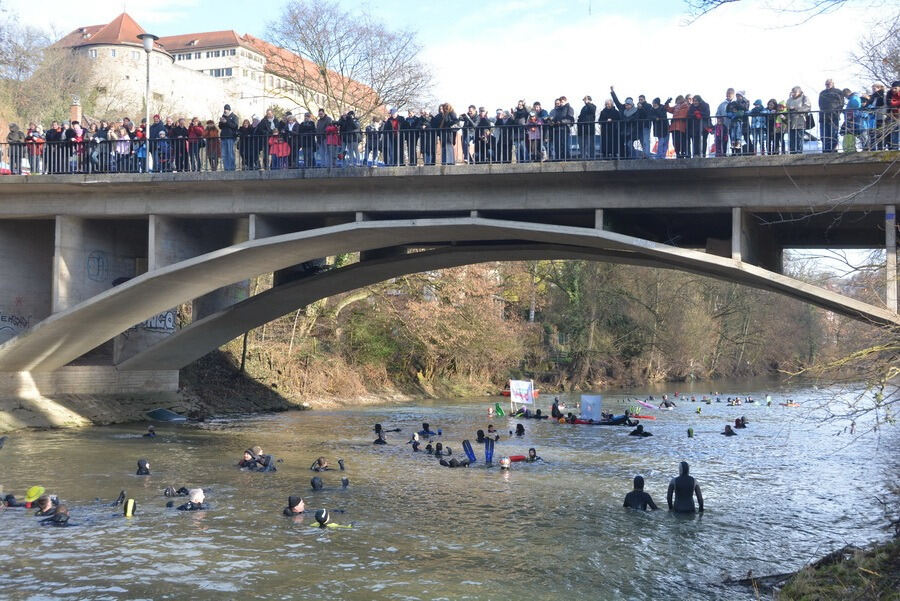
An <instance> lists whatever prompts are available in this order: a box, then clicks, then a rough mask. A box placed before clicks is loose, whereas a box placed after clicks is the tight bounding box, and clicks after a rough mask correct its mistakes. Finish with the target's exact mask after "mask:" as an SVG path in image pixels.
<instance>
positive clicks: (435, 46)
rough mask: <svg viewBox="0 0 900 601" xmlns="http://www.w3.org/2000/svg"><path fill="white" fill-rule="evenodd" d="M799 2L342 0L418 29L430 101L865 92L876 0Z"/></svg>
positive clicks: (275, 11) (239, 21)
mask: <svg viewBox="0 0 900 601" xmlns="http://www.w3.org/2000/svg"><path fill="white" fill-rule="evenodd" d="M807 1H811V0H794V1H793V2H790V1H789V0H742V1H740V2H736V3H732V4H728V5H725V6H723V7H721V8H719V9H717V10H715V11H713V12H712V13H710V14H707V15H705V16H703V17H702V18H700V19H698V20H695V21H694V22H693V23H688V22H687V21H688V19H687V6H686V4H685V3H684V2H683V1H682V0H643V1H640V2H624V1H616V2H612V1H610V0H484V1H483V2H481V3H480V4H479V3H478V2H477V1H472V0H470V1H466V2H461V1H458V0H443V1H441V2H429V1H421V2H415V3H410V2H409V1H408V0H406V1H403V2H401V1H399V0H380V1H379V2H377V3H362V4H360V3H359V2H358V1H357V2H351V1H349V0H339V2H340V4H341V5H342V6H343V7H344V8H346V9H348V10H350V9H356V8H358V7H360V6H364V7H367V8H368V9H369V11H370V12H371V13H372V14H373V15H375V16H376V17H379V18H380V19H381V20H382V21H383V22H385V23H386V24H388V25H389V26H390V27H392V28H398V29H399V28H403V29H411V30H413V31H416V32H417V33H418V35H419V39H420V41H421V43H422V45H423V53H422V57H423V60H424V61H425V62H426V63H428V64H429V65H430V66H431V68H432V73H433V75H434V81H435V85H434V90H433V100H435V101H440V102H443V101H449V102H450V103H452V104H453V105H454V106H455V107H457V108H458V109H459V108H462V109H463V110H464V107H466V106H468V105H469V104H475V105H479V106H481V105H483V106H486V107H487V108H488V110H489V111H490V112H493V110H494V109H496V108H504V109H507V108H510V107H512V106H514V105H515V103H516V101H517V100H518V99H520V98H524V99H526V100H527V101H529V102H532V101H534V100H540V101H541V102H542V103H543V105H544V106H548V105H551V106H552V101H553V99H554V98H556V97H557V96H560V95H564V96H567V97H568V98H569V101H570V103H571V104H572V106H573V107H574V108H575V110H576V112H577V111H578V110H580V107H581V105H582V102H581V99H582V98H583V97H584V95H591V96H592V97H593V99H594V102H595V103H597V104H602V102H603V100H605V99H606V98H607V97H609V87H610V86H611V85H614V86H615V88H616V92H617V94H618V95H619V98H620V99H623V100H624V98H625V97H626V96H635V97H636V96H637V95H638V94H645V95H646V96H647V98H648V99H652V98H653V97H655V96H659V97H660V98H661V99H662V100H665V99H666V97H668V96H672V97H674V96H677V95H678V94H680V93H682V94H683V93H686V92H692V93H694V94H697V93H699V94H701V95H703V97H704V98H705V99H706V100H707V101H708V102H709V103H710V105H711V106H712V107H713V110H715V106H716V104H718V102H720V101H721V100H722V99H723V98H724V93H725V89H726V88H728V87H734V88H735V89H737V90H745V91H746V93H747V97H748V98H749V99H750V100H751V102H752V101H753V100H754V99H757V98H759V99H762V100H763V102H765V101H766V100H768V99H769V98H776V99H778V100H781V99H784V98H786V97H787V95H788V92H789V91H790V89H791V87H793V86H795V85H800V86H801V87H802V88H803V90H804V91H805V92H806V93H807V94H808V95H809V96H810V98H811V99H812V100H813V106H814V108H815V107H816V98H817V95H818V92H819V91H820V90H821V89H822V88H823V87H824V86H823V84H824V81H825V79H826V78H829V77H832V78H834V79H835V82H836V84H837V85H838V87H850V88H853V89H863V87H868V85H869V84H870V83H871V82H868V81H864V80H862V79H860V78H859V77H857V75H856V69H854V68H853V66H852V64H851V61H850V59H849V53H850V52H851V51H853V50H854V49H855V47H856V40H858V39H859V38H860V37H861V36H862V35H863V34H864V33H865V31H866V30H867V29H868V28H870V27H872V25H873V23H875V22H876V18H877V16H878V14H879V13H881V14H884V12H885V11H884V10H883V7H882V10H877V7H876V8H873V2H874V3H875V4H877V1H878V0H850V2H848V3H847V4H846V5H844V6H842V7H841V8H839V9H836V10H834V11H832V12H830V13H827V14H824V15H820V16H817V17H815V18H813V19H809V20H808V21H807V22H805V23H803V21H804V20H805V16H804V15H802V14H801V15H798V14H791V13H785V12H782V11H779V10H776V8H777V6H779V5H781V6H794V7H796V6H797V5H798V4H801V3H804V2H807ZM267 4H268V5H269V6H270V7H271V8H270V9H268V10H263V9H261V8H260V7H259V6H257V5H253V4H249V5H248V4H247V2H246V1H244V0H215V1H210V0H153V1H152V2H147V1H146V0H143V1H141V2H137V1H135V0H80V1H77V2H72V1H71V0H39V1H35V0H0V7H2V8H3V10H5V11H6V12H7V13H9V14H10V15H14V16H15V18H18V19H19V20H20V21H22V22H25V23H28V24H30V25H33V26H36V27H41V28H44V29H47V30H48V31H52V32H55V33H57V34H59V35H62V34H65V33H68V32H70V31H72V30H73V29H75V28H77V27H80V26H84V25H95V24H101V23H106V22H109V21H110V20H112V19H113V18H114V17H115V16H116V15H118V14H119V13H120V12H122V10H123V9H124V10H126V11H127V12H128V13H129V14H131V16H133V17H134V18H135V19H136V20H137V22H138V23H139V24H140V25H141V26H142V27H144V29H145V30H147V31H150V32H151V33H155V34H157V35H174V34H180V33H191V32H195V31H214V30H219V29H235V30H236V31H237V32H238V33H239V34H241V33H250V34H252V35H255V36H259V37H265V34H266V28H267V25H268V22H270V21H272V20H275V19H277V18H278V15H279V13H280V11H281V10H282V7H283V6H284V4H285V2H284V0H273V1H272V2H271V3H267ZM401 108H403V107H401ZM416 108H418V107H416Z"/></svg>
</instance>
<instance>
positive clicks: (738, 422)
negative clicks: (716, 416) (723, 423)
mask: <svg viewBox="0 0 900 601" xmlns="http://www.w3.org/2000/svg"><path fill="white" fill-rule="evenodd" d="M734 427H735V428H746V427H747V425H746V424H745V423H744V422H742V421H741V418H739V417H736V418H735V419H734Z"/></svg>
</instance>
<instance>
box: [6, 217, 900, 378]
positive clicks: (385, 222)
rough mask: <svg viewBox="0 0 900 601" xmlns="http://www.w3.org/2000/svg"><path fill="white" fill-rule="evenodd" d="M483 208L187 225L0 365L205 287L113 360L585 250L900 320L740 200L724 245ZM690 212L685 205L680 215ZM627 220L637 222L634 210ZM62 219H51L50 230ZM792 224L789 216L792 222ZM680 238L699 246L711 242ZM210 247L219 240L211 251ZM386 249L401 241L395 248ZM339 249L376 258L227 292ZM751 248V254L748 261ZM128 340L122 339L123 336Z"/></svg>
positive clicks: (154, 364) (28, 336) (22, 365)
mask: <svg viewBox="0 0 900 601" xmlns="http://www.w3.org/2000/svg"><path fill="white" fill-rule="evenodd" d="M623 211H624V209H623ZM581 213H582V212H573V213H571V214H572V215H576V214H578V215H580V214H581ZM486 214H487V215H488V216H485V214H482V213H481V212H473V213H472V216H469V217H436V218H428V219H391V218H387V219H382V220H378V221H366V220H362V219H360V220H357V221H353V222H349V223H340V224H337V225H326V226H324V227H316V228H314V229H305V230H303V231H289V232H285V233H279V228H278V224H277V223H272V222H269V223H268V224H267V223H266V222H265V221H264V220H259V222H258V223H257V222H255V221H254V220H253V219H251V233H250V235H249V236H244V240H246V241H243V240H242V239H241V234H240V233H239V232H237V231H236V230H234V231H231V230H229V231H228V232H226V233H225V234H222V233H221V231H220V232H219V233H216V234H210V233H209V232H206V233H204V232H200V233H199V234H197V233H196V232H193V231H192V232H191V236H189V238H190V239H191V240H195V239H196V240H198V242H197V244H196V248H195V255H196V256H191V257H189V258H184V259H183V260H179V259H181V257H180V256H179V255H178V253H174V254H173V253H169V254H170V255H171V256H167V255H165V252H162V251H160V252H158V253H156V254H151V255H150V259H151V260H150V263H151V264H150V265H148V268H147V270H146V272H145V273H143V274H142V275H138V276H137V277H133V278H131V279H129V280H128V281H125V282H124V283H121V284H120V285H117V286H114V287H113V288H111V289H105V290H102V291H99V292H98V293H97V294H94V295H92V296H90V298H88V299H87V300H84V301H82V302H79V303H74V302H72V303H71V306H66V305H65V303H62V302H60V303H58V304H59V305H60V306H57V307H55V308H56V309H58V310H57V311H56V312H54V313H53V314H52V315H51V316H50V317H47V318H46V319H44V320H43V321H41V322H40V323H38V324H36V325H34V326H33V327H30V328H29V329H27V330H26V331H24V332H23V333H21V334H19V335H18V336H15V337H14V338H12V339H10V340H8V341H7V342H5V343H4V344H3V345H0V366H2V368H0V369H2V370H3V371H30V372H39V371H52V370H56V369H58V368H61V367H63V366H65V365H67V364H69V363H70V362H72V361H73V360H75V359H77V358H78V357H80V356H82V355H84V354H85V353H87V352H88V351H90V350H91V349H95V348H96V347H98V346H99V345H101V344H103V343H104V342H106V341H109V340H111V339H114V338H116V337H117V336H119V337H120V338H121V336H120V335H121V334H122V333H123V332H128V331H129V330H131V329H132V328H133V326H135V324H139V323H140V322H142V321H144V320H148V319H153V318H154V316H159V315H161V314H163V313H165V312H166V311H168V310H170V309H171V308H172V307H175V306H177V305H179V304H181V303H183V302H187V301H190V300H191V299H198V298H207V299H211V300H210V302H209V303H208V310H206V311H204V312H203V313H202V314H201V315H200V316H196V315H195V319H196V320H195V323H193V324H192V325H191V326H189V327H187V328H184V329H182V330H179V331H177V333H172V332H171V331H170V332H168V333H165V334H164V335H160V336H158V337H157V338H154V339H152V340H149V341H148V340H144V342H143V343H142V344H141V345H139V346H136V347H133V348H131V349H130V351H129V352H128V353H120V356H121V361H118V363H119V367H120V369H122V370H143V371H146V370H154V369H177V368H179V367H182V366H184V365H186V364H187V363H189V362H191V361H193V360H194V359H196V358H198V357H199V356H202V355H203V354H205V353H206V352H209V351H211V350H213V349H215V348H216V347H218V346H219V345H221V344H222V343H224V342H226V341H227V340H230V339H231V338H233V337H235V336H236V335H238V334H240V333H242V332H244V331H246V330H248V329H250V328H252V327H254V326H256V325H260V324H262V323H265V322H266V321H269V320H271V319H274V318H276V317H278V316H280V315H283V314H285V313H287V312H289V311H290V310H292V309H294V308H297V307H300V306H304V305H306V304H308V303H309V302H312V301H314V300H317V299H318V298H322V297H325V296H329V295H332V294H336V293H339V292H342V291H346V290H350V289H353V288H357V287H360V286H363V285H366V284H369V283H374V282H377V281H381V280H384V279H387V278H390V277H396V276H398V275H402V274H405V273H413V272H418V271H423V270H430V269H438V268H442V267H449V266H453V265H463V264H468V263H476V262H483V261H492V260H527V259H537V258H582V259H592V260H602V261H610V262H618V263H627V264H635V265H646V266H654V267H662V268H669V269H678V270H682V271H687V272H692V273H697V274H701V275H706V276H711V277H715V278H720V279H724V280H729V281H734V282H738V283H741V284H745V285H748V286H753V287H756V288H760V289H764V290H769V291H772V292H776V293H779V294H784V295H786V296H790V297H793V298H798V299H801V300H803V301H806V302H809V303H812V304H814V305H817V306H820V307H823V308H825V309H828V310H831V311H834V312H836V313H840V314H843V315H848V316H850V317H853V318H856V319H862V320H867V321H870V322H872V323H876V324H900V318H898V315H897V314H896V313H895V312H892V311H889V310H887V309H884V308H881V307H876V306H872V305H868V304H866V303H862V302H860V301H857V300H854V299H851V298H849V297H846V296H842V295H840V294H837V293H834V292H831V291H828V290H825V289H822V288H818V287H816V286H813V285H810V284H806V283H804V282H801V281H798V280H795V279H792V278H789V277H786V276H784V275H781V274H779V273H777V271H778V270H779V269H778V268H779V267H780V249H779V248H778V247H777V246H773V247H772V248H766V247H764V246H761V245H758V244H753V243H751V242H752V239H753V238H754V236H753V233H754V230H755V229H757V228H759V227H763V226H764V222H763V221H762V220H760V219H759V218H755V219H753V220H750V219H746V218H744V217H745V215H746V214H745V213H744V212H743V211H742V210H738V209H733V210H731V211H730V212H729V213H726V215H728V221H727V226H726V225H725V220H724V217H723V216H722V215H718V214H717V212H712V213H710V216H709V217H708V219H710V220H711V221H716V220H721V221H722V223H719V224H718V225H717V226H716V227H718V228H720V229H722V230H727V231H723V233H725V234H726V235H725V236H723V238H724V239H723V241H722V242H723V244H722V245H721V247H720V248H711V246H715V244H711V243H710V239H709V237H707V238H706V239H705V240H704V241H703V242H704V244H703V245H701V244H700V236H699V235H698V236H697V238H696V239H695V240H687V239H682V240H677V241H675V240H672V241H671V242H672V243H677V244H678V246H674V245H673V244H672V243H670V244H666V243H664V242H669V240H666V239H665V235H664V230H665V228H666V227H669V228H670V229H671V228H672V227H673V223H672V222H671V221H670V222H669V223H664V222H661V221H657V222H656V223H655V224H654V223H653V222H652V220H650V221H648V224H647V225H644V226H641V227H642V228H643V230H642V231H635V232H634V233H635V234H643V235H646V236H648V237H649V238H650V239H647V238H643V237H637V236H636V235H630V233H629V232H626V233H618V232H612V231H608V230H605V229H603V225H604V224H605V223H607V222H608V221H610V220H611V221H616V220H617V219H619V218H620V217H621V215H619V214H617V213H616V212H615V211H611V212H606V213H604V212H602V211H595V212H594V213H593V217H594V219H593V223H591V224H590V225H589V226H586V225H587V224H585V225H581V224H579V225H560V224H547V223H537V222H530V221H528V220H525V221H509V220H501V219H493V218H491V217H490V214H489V213H486ZM696 215H697V214H696V212H695V213H694V219H696V220H698V221H700V220H702V219H701V218H698V217H697V216H696ZM860 215H861V216H860V223H863V225H860V227H859V232H857V233H854V232H853V231H852V228H850V229H848V230H847V231H846V232H844V233H842V235H843V236H845V238H844V239H843V242H845V243H849V244H851V245H855V244H859V245H861V246H872V247H874V246H878V244H871V245H869V241H870V238H871V237H872V234H871V231H872V229H871V228H870V225H871V224H868V223H865V220H866V219H871V218H870V217H868V216H867V213H866V212H861V213H860ZM382 217H393V216H382ZM357 218H358V219H359V218H360V216H359V215H358V216H357ZM689 218H690V217H688V216H685V219H689ZM580 219H581V218H579V221H580ZM624 221H626V222H628V223H635V222H636V220H634V219H631V218H629V219H626V220H624ZM782 223H790V221H788V220H786V219H785V218H784V214H781V215H780V216H778V217H777V218H776V219H773V220H772V227H775V228H776V229H777V227H778V226H779V225H780V224H782ZM254 224H255V225H254ZM282 225H283V224H282ZM674 225H676V226H677V224H674ZM151 226H152V227H151V232H153V231H154V229H153V228H154V227H155V228H157V235H161V234H159V232H160V231H175V230H176V229H177V227H180V225H178V224H173V223H169V222H166V221H165V220H158V221H151ZM254 227H255V228H256V229H257V230H260V229H265V228H268V229H269V231H268V237H260V236H259V233H260V232H259V231H257V232H255V233H254V232H253V231H252V230H253V228H254ZM283 227H286V226H283ZM765 227H768V226H765ZM167 228H168V229H167ZM59 229H60V226H59V225H57V231H59ZM282 229H283V228H282ZM622 229H627V228H622ZM680 231H682V232H687V233H686V234H685V237H686V238H690V228H688V227H686V225H685V227H681V228H680ZM698 231H699V230H698ZM773 231H774V230H773ZM797 231H798V230H797V229H796V228H795V229H794V232H795V233H796V232H797ZM875 231H876V232H877V231H878V230H877V228H875ZM660 232H663V233H660ZM729 233H730V234H731V236H730V238H731V239H730V240H729V239H728V238H729V236H727V234H729ZM194 234H197V235H196V236H194ZM151 239H153V234H152V233H151ZM854 241H855V242H854ZM229 242H230V244H229ZM128 243H129V240H128V239H127V238H126V239H124V240H122V241H121V242H120V244H122V245H127V244H128ZM882 243H883V239H882ZM223 246H224V247H223ZM685 246H697V247H703V246H705V247H706V248H705V250H706V251H708V252H703V251H700V250H691V249H688V248H684V247H685ZM162 248H163V251H165V249H166V248H167V247H166V246H165V245H163V246H162ZM209 248H216V250H211V251H208V249H209ZM407 248H415V249H422V248H430V249H435V250H432V251H428V252H415V253H408V254H407V253H405V252H403V251H404V250H405V249H407ZM386 249H395V250H397V249H399V251H400V252H395V250H391V251H388V250H386ZM201 251H204V252H201ZM345 252H362V253H364V254H363V256H364V258H365V257H371V256H379V255H380V257H381V258H378V259H374V260H364V261H361V262H360V263H359V264H357V265H353V266H351V267H348V268H342V269H339V270H335V271H333V272H328V273H323V274H321V275H317V276H310V277H306V278H302V279H297V280H294V281H292V282H287V283H284V284H283V285H278V286H276V287H274V288H273V289H271V290H269V291H267V292H265V293H263V294H260V295H257V296H254V297H251V298H248V299H246V300H242V298H241V297H243V298H246V296H247V294H246V291H245V292H244V293H235V290H238V292H240V289H241V288H240V287H241V283H242V282H245V281H246V280H247V279H248V278H252V277H255V276H258V275H261V274H265V273H271V272H273V271H274V272H279V271H280V270H286V269H289V268H291V267H292V266H295V265H298V264H300V263H303V262H306V261H312V260H316V259H317V258H319V257H325V256H331V255H335V254H340V253H345ZM718 255H725V256H718ZM751 257H752V258H753V262H754V263H757V264H756V265H754V264H751V263H750V262H748V261H747V259H748V258H751ZM760 265H762V266H769V267H772V269H773V270H767V269H765V268H764V267H761V266H760ZM223 290H230V291H231V292H230V293H229V295H228V298H229V299H230V302H223V301H222V298H220V297H216V296H215V295H216V294H219V295H220V296H221V291H223ZM57 298H62V297H60V296H57ZM63 300H64V299H63ZM235 301H237V302H235ZM195 307H196V304H195ZM174 329H175V328H174V327H173V328H171V330H172V331H174ZM127 342H128V341H125V342H123V343H122V344H123V345H125V346H127ZM117 345H118V342H117ZM117 348H118V346H117Z"/></svg>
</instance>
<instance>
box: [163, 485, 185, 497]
mask: <svg viewBox="0 0 900 601" xmlns="http://www.w3.org/2000/svg"><path fill="white" fill-rule="evenodd" d="M163 494H164V495H165V496H167V497H186V496H188V489H186V488H185V487H183V486H182V487H181V488H179V489H178V490H175V487H174V486H167V487H166V490H165V491H163Z"/></svg>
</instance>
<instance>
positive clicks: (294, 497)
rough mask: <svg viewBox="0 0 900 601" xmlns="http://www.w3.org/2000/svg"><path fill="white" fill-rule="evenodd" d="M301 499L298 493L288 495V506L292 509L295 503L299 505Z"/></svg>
mask: <svg viewBox="0 0 900 601" xmlns="http://www.w3.org/2000/svg"><path fill="white" fill-rule="evenodd" d="M302 501H303V498H302V497H300V496H299V495H291V496H290V497H288V508H289V509H293V508H294V507H296V506H297V505H299V504H300V503H301V502H302Z"/></svg>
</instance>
